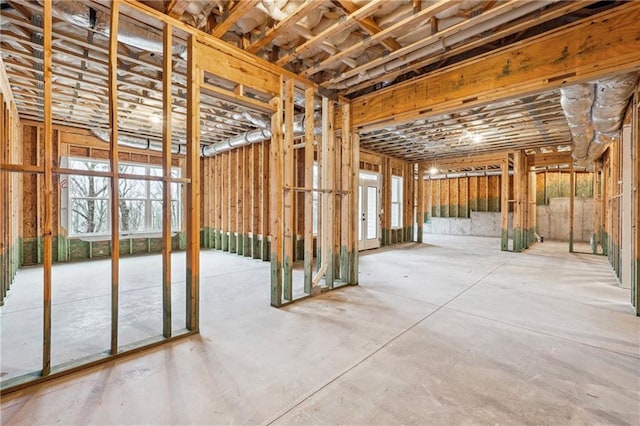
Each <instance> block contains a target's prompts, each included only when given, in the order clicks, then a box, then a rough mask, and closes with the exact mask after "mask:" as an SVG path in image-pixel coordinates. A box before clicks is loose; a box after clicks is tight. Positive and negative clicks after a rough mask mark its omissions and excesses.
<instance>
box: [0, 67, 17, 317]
mask: <svg viewBox="0 0 640 426" xmlns="http://www.w3.org/2000/svg"><path fill="white" fill-rule="evenodd" d="M0 139H2V145H1V146H0V164H9V163H11V164H19V163H21V162H22V152H21V149H20V146H21V144H22V137H21V133H20V119H19V117H18V111H17V109H16V106H15V103H14V101H13V96H12V93H11V89H10V86H9V81H8V79H7V76H6V73H5V70H4V65H3V63H2V61H1V60H0ZM21 186H22V179H21V176H20V174H19V173H11V172H9V171H6V170H2V171H0V211H2V212H3V214H2V216H0V270H2V273H1V274H0V306H1V305H2V304H4V298H5V297H7V292H8V291H9V289H10V288H11V284H13V280H14V278H15V274H16V272H17V270H18V268H19V266H20V264H21V258H22V254H21V241H22V238H21V235H22V232H21V227H22V220H21V219H22V214H21V209H22V206H21V204H20V202H19V200H20V195H19V194H21V192H22V188H21Z"/></svg>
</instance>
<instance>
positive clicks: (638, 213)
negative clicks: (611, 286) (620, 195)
mask: <svg viewBox="0 0 640 426" xmlns="http://www.w3.org/2000/svg"><path fill="white" fill-rule="evenodd" d="M631 105H632V108H633V110H632V111H631V126H632V127H631V134H632V138H631V144H632V150H633V153H634V155H633V156H634V160H635V161H634V166H633V168H634V173H633V176H634V178H633V182H634V183H633V199H634V201H633V213H634V217H633V220H632V223H633V227H634V231H635V238H633V250H632V253H631V256H632V257H631V259H632V261H633V259H634V258H635V263H634V264H633V274H632V284H631V287H632V295H633V298H632V303H633V305H634V306H635V311H636V315H638V316H640V86H639V85H636V90H635V93H634V95H633V102H632V104H631Z"/></svg>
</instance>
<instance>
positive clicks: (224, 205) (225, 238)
mask: <svg viewBox="0 0 640 426" xmlns="http://www.w3.org/2000/svg"><path fill="white" fill-rule="evenodd" d="M220 155H221V157H222V158H221V164H220V169H221V171H220V174H221V179H220V194H221V202H220V209H221V210H222V224H221V228H220V229H221V230H220V232H221V234H222V246H221V247H222V251H229V240H230V239H231V228H230V223H231V222H230V220H231V219H230V214H229V212H230V209H231V207H230V205H231V182H230V181H229V177H230V173H231V152H230V151H227V152H223V153H222V154H220Z"/></svg>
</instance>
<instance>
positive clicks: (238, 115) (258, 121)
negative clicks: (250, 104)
mask: <svg viewBox="0 0 640 426" xmlns="http://www.w3.org/2000/svg"><path fill="white" fill-rule="evenodd" d="M231 117H232V118H233V119H234V120H237V121H242V120H244V121H248V122H249V123H251V124H252V125H254V126H255V127H258V128H260V129H267V128H270V127H271V123H270V122H269V121H267V120H265V119H264V118H263V117H260V116H258V115H254V114H251V113H250V112H249V111H242V112H234V113H233V114H232V115H231Z"/></svg>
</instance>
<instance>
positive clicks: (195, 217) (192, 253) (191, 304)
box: [186, 35, 203, 331]
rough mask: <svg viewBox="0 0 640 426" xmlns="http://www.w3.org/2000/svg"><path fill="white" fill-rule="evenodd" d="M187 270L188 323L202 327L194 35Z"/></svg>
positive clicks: (193, 46) (190, 44)
mask: <svg viewBox="0 0 640 426" xmlns="http://www.w3.org/2000/svg"><path fill="white" fill-rule="evenodd" d="M187 52H188V57H187V117H188V119H187V178H188V179H191V183H189V184H188V185H187V206H186V211H187V253H186V258H187V259H186V260H187V265H186V266H187V271H186V278H187V279H186V286H187V287H186V304H187V307H186V325H187V329H188V330H190V331H198V330H199V328H200V322H199V321H200V314H199V306H200V85H201V84H202V80H203V72H202V70H201V69H200V67H199V57H198V50H197V41H196V37H195V36H193V35H192V36H190V37H189V39H188V40H187Z"/></svg>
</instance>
